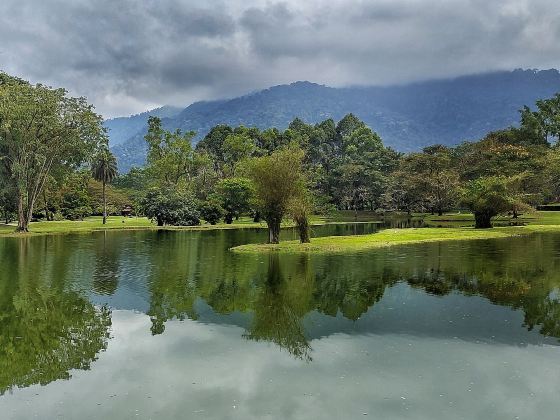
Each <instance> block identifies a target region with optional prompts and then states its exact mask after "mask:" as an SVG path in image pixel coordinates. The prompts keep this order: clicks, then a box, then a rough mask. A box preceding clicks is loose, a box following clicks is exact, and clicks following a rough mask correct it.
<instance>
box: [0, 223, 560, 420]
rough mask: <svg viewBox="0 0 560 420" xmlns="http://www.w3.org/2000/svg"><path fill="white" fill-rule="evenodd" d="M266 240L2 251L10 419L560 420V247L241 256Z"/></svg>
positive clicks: (531, 240)
mask: <svg viewBox="0 0 560 420" xmlns="http://www.w3.org/2000/svg"><path fill="white" fill-rule="evenodd" d="M375 229H376V228H375V225H370V224H359V225H337V226H327V227H322V228H316V229H315V235H325V234H360V233H367V232H371V231H374V230H375ZM283 235H284V236H285V238H289V237H292V236H293V235H294V233H293V232H284V233H283ZM265 237H266V232H265V231H259V230H238V231H214V232H147V231H136V232H108V233H102V232H100V233H94V234H84V235H68V236H44V237H35V238H24V239H16V238H4V239H2V240H0V418H1V419H30V418H41V419H51V418H70V419H112V418H115V419H129V418H130V419H150V418H151V419H168V418H170V419H175V418H176V419H187V418H189V419H190V418H193V419H197V418H201V419H207V418H218V419H221V418H224V419H229V418H231V419H266V418H271V419H272V418H281V419H352V418H360V419H362V418H376V419H415V420H416V419H516V418H519V419H558V413H559V412H560V346H559V344H560V343H559V337H560V235H552V234H549V235H535V236H531V237H528V238H514V239H507V240H492V241H477V242H455V243H440V244H435V243H434V244H423V245H409V246H401V247H394V248H386V249H381V250H376V251H373V252H367V253H361V254H356V255H350V256H278V255H276V256H266V255H261V256H246V255H234V254H232V253H230V252H228V248H229V247H231V246H234V245H237V244H242V243H248V242H256V241H263V240H264V238H265Z"/></svg>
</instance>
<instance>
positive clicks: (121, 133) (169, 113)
mask: <svg viewBox="0 0 560 420" xmlns="http://www.w3.org/2000/svg"><path fill="white" fill-rule="evenodd" d="M181 111H182V108H177V107H173V106H162V107H161V108H156V109H152V110H151V111H147V112H142V113H141V114H136V115H132V116H130V117H119V118H112V119H110V120H105V121H104V125H105V127H106V128H107V129H108V130H109V138H110V145H111V146H117V145H119V144H121V143H123V142H124V141H126V140H128V139H130V138H131V137H133V136H134V135H135V134H137V133H138V132H139V131H140V130H143V129H144V128H145V127H146V121H147V120H148V117H149V116H150V115H153V116H156V117H160V118H169V117H173V116H175V115H177V114H178V113H180V112H181Z"/></svg>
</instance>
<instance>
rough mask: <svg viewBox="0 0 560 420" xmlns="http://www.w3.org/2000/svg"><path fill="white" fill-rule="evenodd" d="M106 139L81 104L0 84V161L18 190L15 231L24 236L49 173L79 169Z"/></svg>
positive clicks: (7, 81)
mask: <svg viewBox="0 0 560 420" xmlns="http://www.w3.org/2000/svg"><path fill="white" fill-rule="evenodd" d="M105 139H106V135H105V132H104V129H103V126H102V118H101V116H99V115H98V114H96V113H95V112H94V110H93V106H92V105H89V104H88V103H87V102H86V100H85V99H84V98H72V97H69V96H68V95H67V92H66V90H64V89H52V88H50V87H46V86H43V85H31V84H29V83H25V82H21V81H19V80H15V79H13V78H12V79H11V78H9V77H2V78H0V156H1V159H2V161H3V162H4V165H5V167H6V169H7V171H8V173H9V174H10V179H11V180H12V182H13V184H14V188H15V190H16V197H17V210H18V227H17V231H19V232H27V231H28V229H29V222H30V220H31V218H32V215H33V208H34V206H35V204H36V201H37V198H38V197H39V196H40V194H41V192H42V190H43V187H44V185H45V182H46V181H47V179H48V176H49V174H50V173H51V171H53V169H55V168H56V167H60V166H65V167H72V168H76V167H78V166H79V165H80V164H82V163H83V162H84V161H86V160H87V159H88V157H90V156H91V154H92V153H93V151H94V150H95V149H96V148H97V146H98V145H99V144H101V143H102V142H103V141H105Z"/></svg>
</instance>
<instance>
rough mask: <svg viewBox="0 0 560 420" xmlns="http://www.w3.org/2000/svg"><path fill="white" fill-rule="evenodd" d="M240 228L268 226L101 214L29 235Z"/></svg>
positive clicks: (9, 228)
mask: <svg viewBox="0 0 560 420" xmlns="http://www.w3.org/2000/svg"><path fill="white" fill-rule="evenodd" d="M325 223H327V220H326V219H325V218H324V217H318V216H317V217H313V218H312V219H311V224H312V225H321V224H325ZM292 225H293V224H292V223H284V224H283V226H292ZM15 228H16V226H15V224H11V225H5V224H0V236H2V235H4V236H5V235H16V233H15ZM240 228H266V224H265V223H264V222H258V223H255V222H253V219H252V218H249V217H241V218H239V220H234V222H233V223H232V224H230V225H228V224H225V223H218V224H216V225H210V224H201V225H200V226H165V227H158V226H157V225H155V224H154V223H152V222H151V221H150V220H149V219H148V218H146V217H122V216H112V217H109V218H108V219H107V224H106V225H103V219H102V217H100V216H94V217H88V218H86V219H84V220H83V221H72V220H61V221H53V222H32V223H31V224H30V225H29V235H33V234H43V235H44V234H65V233H87V232H94V231H99V230H114V229H131V230H139V229H165V230H214V229H240Z"/></svg>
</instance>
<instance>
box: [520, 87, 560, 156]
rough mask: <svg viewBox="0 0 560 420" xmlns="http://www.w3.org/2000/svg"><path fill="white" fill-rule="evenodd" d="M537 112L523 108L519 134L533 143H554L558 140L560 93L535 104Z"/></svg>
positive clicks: (559, 132)
mask: <svg viewBox="0 0 560 420" xmlns="http://www.w3.org/2000/svg"><path fill="white" fill-rule="evenodd" d="M536 105H537V111H531V109H530V108H529V107H528V106H525V107H524V108H523V109H522V110H521V111H520V112H521V133H522V134H525V136H526V137H527V138H530V139H537V140H536V141H535V140H533V142H534V143H538V144H545V145H548V144H549V143H555V142H557V141H558V140H559V139H560V93H557V94H556V95H554V96H553V97H552V98H549V99H540V100H538V101H537V102H536Z"/></svg>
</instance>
